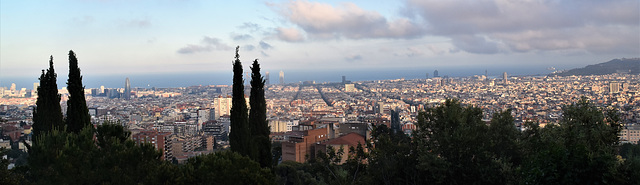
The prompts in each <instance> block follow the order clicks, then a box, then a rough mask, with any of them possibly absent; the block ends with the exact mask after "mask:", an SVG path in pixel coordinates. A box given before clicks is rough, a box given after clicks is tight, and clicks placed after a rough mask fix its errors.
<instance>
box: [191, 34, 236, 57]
mask: <svg viewBox="0 0 640 185" xmlns="http://www.w3.org/2000/svg"><path fill="white" fill-rule="evenodd" d="M231 49H233V48H232V47H231V46H229V45H227V44H225V43H222V42H221V41H220V39H218V38H214V37H207V36H205V37H204V38H202V41H201V44H188V45H187V46H185V47H182V48H180V49H178V53H180V54H192V53H198V52H208V51H213V50H231Z"/></svg>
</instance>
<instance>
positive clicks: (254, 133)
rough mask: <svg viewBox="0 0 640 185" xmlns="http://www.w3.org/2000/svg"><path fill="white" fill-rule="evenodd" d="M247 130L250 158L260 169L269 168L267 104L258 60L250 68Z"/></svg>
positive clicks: (270, 154)
mask: <svg viewBox="0 0 640 185" xmlns="http://www.w3.org/2000/svg"><path fill="white" fill-rule="evenodd" d="M249 105H250V107H251V110H250V112H249V130H250V132H251V134H250V135H251V137H252V138H251V144H252V146H251V148H250V150H252V151H251V158H252V159H253V160H255V161H257V162H258V163H260V166H262V167H271V165H272V162H271V160H272V153H271V139H269V134H270V133H271V131H270V129H269V123H268V122H267V103H266V100H265V98H264V79H263V77H262V75H261V74H260V64H258V60H257V59H256V60H254V61H253V66H252V67H251V94H250V96H249Z"/></svg>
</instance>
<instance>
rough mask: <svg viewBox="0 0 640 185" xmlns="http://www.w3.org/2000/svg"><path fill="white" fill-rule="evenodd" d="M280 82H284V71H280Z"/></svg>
mask: <svg viewBox="0 0 640 185" xmlns="http://www.w3.org/2000/svg"><path fill="white" fill-rule="evenodd" d="M280 84H284V72H283V71H280Z"/></svg>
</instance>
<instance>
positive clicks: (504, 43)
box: [404, 0, 640, 55]
mask: <svg viewBox="0 0 640 185" xmlns="http://www.w3.org/2000/svg"><path fill="white" fill-rule="evenodd" d="M639 6H640V3H639V2H638V1H637V0H620V1H509V0H477V1H439V0H407V2H406V7H405V8H404V9H406V10H408V12H405V13H404V14H406V15H408V17H411V14H413V16H415V17H416V18H415V19H416V20H417V19H420V20H423V21H424V24H425V26H426V27H427V32H428V34H429V35H436V36H445V37H449V38H451V39H452V44H453V45H454V46H456V47H457V48H458V49H460V50H463V51H466V52H470V53H479V54H494V53H500V52H536V51H562V50H584V51H589V52H592V53H620V52H627V53H631V54H636V55H637V54H638V50H640V42H639V40H640V36H639V34H638V33H639V31H640V30H639V25H640V16H639V15H640V9H638V7H639Z"/></svg>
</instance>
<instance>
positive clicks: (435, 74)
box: [433, 70, 440, 78]
mask: <svg viewBox="0 0 640 185" xmlns="http://www.w3.org/2000/svg"><path fill="white" fill-rule="evenodd" d="M433 77H434V78H435V77H440V75H438V70H435V71H433Z"/></svg>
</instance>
